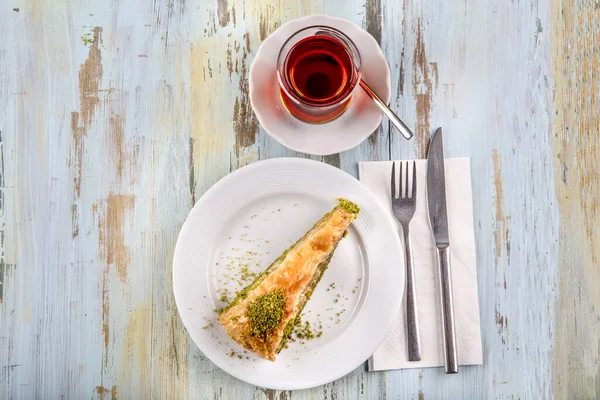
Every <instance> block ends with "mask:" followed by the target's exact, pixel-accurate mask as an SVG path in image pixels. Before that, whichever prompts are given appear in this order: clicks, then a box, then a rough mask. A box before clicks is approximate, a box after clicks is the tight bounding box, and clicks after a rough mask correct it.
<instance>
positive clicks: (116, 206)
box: [98, 193, 135, 283]
mask: <svg viewBox="0 0 600 400" xmlns="http://www.w3.org/2000/svg"><path fill="white" fill-rule="evenodd" d="M134 204H135V196H134V195H123V194H112V193H111V194H109V195H108V197H107V198H106V199H105V200H104V201H103V202H102V204H101V207H102V208H103V214H101V216H100V220H99V222H98V232H99V247H100V254H101V257H102V259H103V260H104V261H105V262H106V264H107V265H114V266H115V268H116V271H117V275H118V276H119V279H120V280H121V282H123V283H124V282H125V281H126V279H127V267H128V266H129V262H130V253H129V247H128V246H127V245H126V244H125V234H124V232H123V225H124V224H125V217H126V216H127V215H128V214H129V213H130V212H131V211H132V210H133V207H134Z"/></svg>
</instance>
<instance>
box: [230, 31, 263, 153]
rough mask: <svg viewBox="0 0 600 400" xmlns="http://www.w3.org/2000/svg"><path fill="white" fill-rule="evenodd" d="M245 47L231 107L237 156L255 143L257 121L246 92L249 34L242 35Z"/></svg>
mask: <svg viewBox="0 0 600 400" xmlns="http://www.w3.org/2000/svg"><path fill="white" fill-rule="evenodd" d="M244 40H245V46H244V47H243V49H242V57H241V59H242V62H241V69H240V83H239V90H240V95H239V96H238V97H237V98H236V99H235V104H234V106H233V130H234V132H235V150H236V154H237V155H238V156H239V155H240V153H241V151H242V150H243V149H244V148H246V147H250V146H252V145H253V144H254V143H255V142H256V134H257V131H258V120H257V119H256V116H255V115H254V112H253V111H252V106H251V105H250V95H249V92H248V70H249V67H248V65H247V64H248V53H250V34H249V33H248V32H246V33H245V34H244Z"/></svg>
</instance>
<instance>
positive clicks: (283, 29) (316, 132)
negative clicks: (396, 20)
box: [249, 15, 391, 155]
mask: <svg viewBox="0 0 600 400" xmlns="http://www.w3.org/2000/svg"><path fill="white" fill-rule="evenodd" d="M312 25H327V26H331V27H333V28H336V29H339V30H340V31H342V32H344V33H345V34H346V35H347V36H348V37H349V38H350V39H352V41H353V42H354V44H356V47H357V48H358V51H359V53H360V57H361V61H362V74H363V75H362V77H363V79H364V81H365V82H367V84H368V85H369V86H371V88H373V90H374V91H375V92H377V94H378V95H379V97H381V98H382V99H383V100H384V101H385V102H386V103H389V101H390V96H391V89H390V87H391V86H390V69H389V67H388V64H387V61H386V60H385V57H384V55H383V52H382V51H381V49H380V48H379V45H378V44H377V42H376V41H375V39H374V38H373V36H371V35H370V34H369V33H368V32H367V31H365V30H364V29H362V28H360V27H359V26H358V25H355V24H354V23H352V22H350V21H348V20H345V19H342V18H336V17H330V16H327V15H311V16H308V17H303V18H299V19H296V20H293V21H290V22H287V23H285V24H283V25H281V26H280V27H279V28H278V29H277V30H276V31H275V32H273V33H272V34H271V35H269V37H267V38H266V39H265V40H264V41H263V42H262V44H261V45H260V47H259V49H258V52H257V53H256V56H255V58H254V61H253V62H252V66H251V67H250V79H249V86H250V102H251V104H252V108H253V109H254V113H255V114H256V116H257V118H258V120H259V121H260V124H261V125H262V127H263V128H264V129H265V131H266V132H267V133H268V134H269V135H271V136H272V137H274V138H275V139H277V141H279V142H280V143H281V144H283V145H284V146H287V147H289V148H290V149H292V150H296V151H301V152H304V153H309V154H317V155H328V154H334V153H339V152H342V151H345V150H349V149H351V148H353V147H355V146H357V145H358V144H360V143H361V142H362V141H363V140H365V139H366V138H367V137H369V135H371V134H372V133H373V132H374V131H375V129H377V127H378V126H379V124H380V123H381V119H382V114H381V111H379V109H378V108H377V106H376V105H375V104H373V101H372V100H371V99H369V97H368V96H367V95H366V93H365V92H364V91H363V90H362V89H361V88H358V89H357V90H356V94H355V96H354V98H353V99H352V103H351V104H350V106H349V107H348V109H347V110H346V112H345V113H344V114H342V115H341V116H340V117H339V118H336V119H334V120H333V121H330V122H328V123H325V124H319V125H315V124H307V123H305V122H302V121H300V120H298V119H296V118H294V117H293V116H292V115H291V114H290V113H289V112H288V111H287V110H286V109H285V107H284V106H283V104H282V103H281V99H280V97H279V84H278V82H277V55H278V54H279V50H280V49H281V46H282V45H283V43H284V42H285V41H286V40H287V39H288V38H289V37H290V36H291V35H292V34H293V33H294V32H296V31H298V30H300V29H303V28H306V27H307V26H312Z"/></svg>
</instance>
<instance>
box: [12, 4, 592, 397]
mask: <svg viewBox="0 0 600 400" xmlns="http://www.w3.org/2000/svg"><path fill="white" fill-rule="evenodd" d="M13 3H14V4H10V5H2V6H1V7H0V398H7V399H11V398H56V397H64V398H105V399H108V398H112V399H115V398H122V399H126V398H181V399H186V398H193V399H208V398H214V399H247V398H254V399H279V400H282V399H287V400H290V399H346V398H350V399H352V398H356V399H359V398H360V399H362V398H369V399H370V398H372V399H385V398H389V399H396V398H416V399H429V398H432V399H439V398H498V399H509V398H591V399H593V398H597V397H598V396H600V362H599V359H600V356H599V355H598V354H600V349H599V347H598V346H599V343H600V336H599V332H600V314H599V311H598V310H600V261H599V258H600V239H599V238H598V236H597V235H595V233H594V232H595V227H596V226H598V224H599V223H600V214H599V213H600V211H599V210H600V206H599V204H600V193H599V189H598V188H599V181H600V175H599V172H598V171H599V169H598V161H597V160H598V157H599V156H600V141H599V139H598V138H599V131H600V117H599V113H600V111H599V110H600V103H599V99H600V94H599V91H600V87H599V86H598V80H599V78H600V77H599V76H598V71H599V68H600V65H599V64H600V61H599V59H600V49H599V46H600V36H599V35H600V33H599V32H600V27H599V19H598V18H599V17H598V5H597V1H594V0H576V1H573V2H567V1H565V0H552V1H551V2H543V1H538V0H531V1H524V2H523V1H521V2H498V3H494V4H489V3H484V2H477V1H475V0H466V1H464V2H441V3H440V2H436V3H431V2H425V1H421V0H403V1H396V0H366V1H365V0H351V1H342V0H319V1H315V2H313V1H308V0H294V1H288V2H284V1H266V0H259V1H253V2H248V1H243V0H215V1H213V2H209V3H207V2H201V1H190V0H187V1H183V0H155V1H154V2H125V1H110V2H109V1H103V2H95V1H91V0H87V1H83V2H70V1H58V2H56V1H50V0H46V1H39V2H35V4H32V3H31V2H19V1H16V2H13ZM313 13H327V14H331V15H335V16H339V17H343V18H347V19H350V20H352V21H354V22H355V23H357V24H359V25H361V26H362V27H364V28H365V29H366V30H367V31H369V32H370V33H371V34H372V35H373V36H374V37H375V38H376V40H377V42H378V43H379V44H380V46H381V48H382V50H383V52H384V54H385V56H386V58H387V60H388V63H389V65H390V69H391V78H392V94H393V95H392V102H391V106H392V108H394V109H395V110H396V111H397V112H398V113H399V115H401V116H402V118H403V119H404V120H405V122H406V123H407V124H408V125H409V126H411V127H414V130H415V133H416V137H415V139H414V140H413V141H412V142H407V141H405V140H404V139H403V138H402V137H401V136H400V135H399V134H398V133H397V132H396V131H395V130H393V129H391V128H390V125H389V123H388V122H387V121H385V120H384V123H383V124H382V125H381V126H380V127H379V128H378V129H377V130H376V131H375V132H373V134H372V135H371V137H370V138H369V139H368V140H366V141H365V142H363V143H361V144H360V145H359V146H357V147H356V148H355V149H352V150H350V151H346V152H344V153H341V154H336V155H332V156H327V157H314V156H308V155H305V154H300V153H296V152H294V151H291V150H289V149H286V148H285V147H283V146H281V145H280V144H279V143H277V142H276V141H275V140H273V139H272V138H271V137H270V136H268V135H267V134H266V133H265V132H264V130H263V129H262V128H261V127H260V125H259V124H258V121H257V119H256V117H255V116H254V114H253V113H252V110H251V106H250V102H249V98H248V74H249V68H250V65H251V64H252V60H253V58H254V54H256V51H257V49H258V47H259V45H260V43H261V41H262V40H264V38H265V37H266V36H268V35H269V34H270V33H271V32H272V31H273V30H274V29H276V28H277V27H278V26H279V25H281V24H282V23H284V22H285V21H288V20H291V19H294V18H297V17H300V16H303V15H309V14H313ZM438 126H443V128H444V133H445V138H446V139H445V146H446V154H447V155H448V156H469V157H471V160H472V169H473V182H472V183H473V193H474V199H473V202H474V221H475V230H476V237H477V252H478V254H477V256H478V265H479V270H478V278H479V296H480V298H479V301H480V309H481V324H482V336H483V347H484V365H483V366H473V367H465V368H462V369H461V372H460V374H459V375H457V376H453V377H448V376H445V375H444V374H443V372H442V371H441V370H440V369H420V370H404V371H389V372H378V373H368V372H366V370H365V367H364V366H360V367H358V368H357V369H355V370H354V371H353V372H352V373H350V374H348V375H347V376H345V377H343V378H341V379H339V380H337V381H335V382H332V383H330V384H327V385H324V386H322V387H319V388H315V389H310V390H303V391H295V392H286V391H283V392H282V391H272V390H265V389H262V388H256V387H253V386H251V385H248V384H245V383H243V382H241V381H238V380H236V379H234V378H232V377H230V376H229V375H228V374H226V373H225V372H223V371H221V370H220V369H218V368H217V367H216V366H215V365H214V364H212V363H211V362H210V361H209V360H208V359H206V358H205V357H204V355H203V354H202V353H201V352H200V351H199V350H198V349H197V348H196V346H195V345H194V343H193V342H192V341H191V339H190V338H189V336H188V334H187V332H186V331H185V329H184V327H183V325H182V323H181V321H180V319H179V316H178V314H177V309H176V306H175V301H174V298H173V295H172V282H171V272H172V270H171V260H172V255H173V251H174V247H175V243H176V239H177V235H178V233H179V230H180V228H181V225H182V224H183V221H184V220H185V218H186V216H187V213H188V212H189V210H190V209H191V207H192V206H193V204H194V203H195V202H196V201H197V200H198V199H199V198H200V197H201V196H202V194H203V193H204V192H205V191H206V190H207V189H208V188H209V187H210V186H212V185H213V184H214V183H215V182H217V181H218V180H219V179H221V178H222V177H224V176H225V175H227V174H228V173H230V172H231V171H232V170H235V169H237V168H239V167H241V166H243V165H246V164H248V163H251V162H254V161H257V160H261V159H266V158H271V157H284V156H296V157H310V158H313V159H317V160H320V161H323V162H326V163H329V164H332V165H335V166H337V167H340V168H341V169H343V170H345V171H347V172H349V173H350V174H352V175H354V176H356V175H357V162H358V161H363V160H388V159H390V158H401V157H402V158H410V157H424V156H425V155H426V150H427V146H428V140H429V137H430V135H431V133H432V131H433V130H434V129H435V128H437V127H438Z"/></svg>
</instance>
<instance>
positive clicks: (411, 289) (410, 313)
mask: <svg viewBox="0 0 600 400" xmlns="http://www.w3.org/2000/svg"><path fill="white" fill-rule="evenodd" d="M402 232H403V233H404V252H405V255H406V257H405V259H406V333H407V342H408V361H421V339H420V338H419V314H418V312H417V288H416V284H415V270H414V268H413V256H412V246H411V243H410V232H409V229H408V224H405V225H403V226H402Z"/></svg>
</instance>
